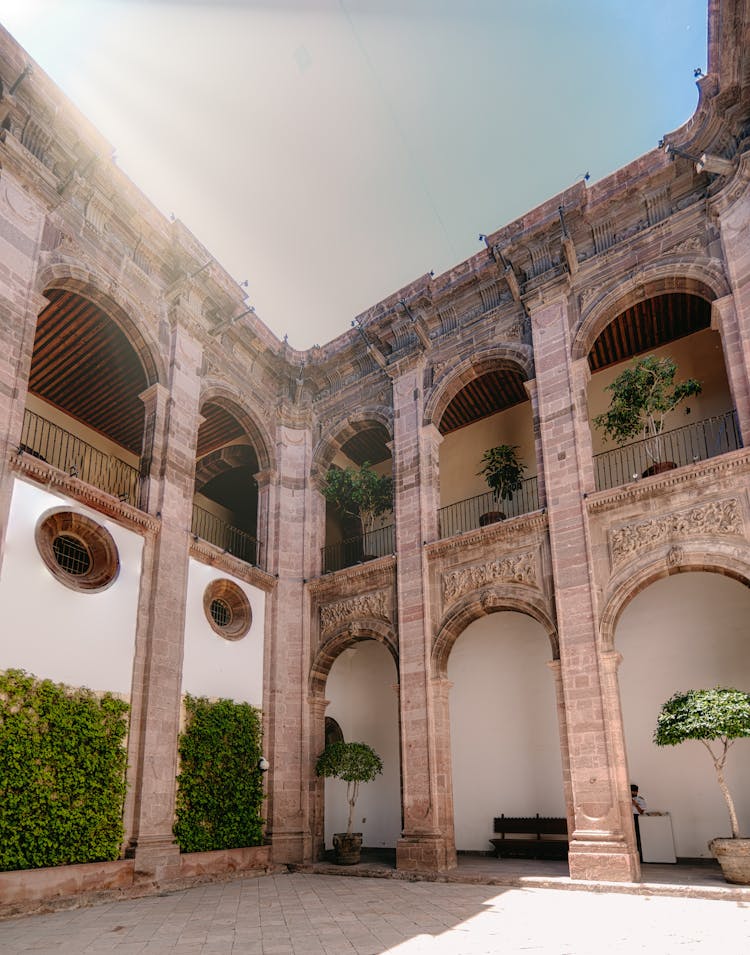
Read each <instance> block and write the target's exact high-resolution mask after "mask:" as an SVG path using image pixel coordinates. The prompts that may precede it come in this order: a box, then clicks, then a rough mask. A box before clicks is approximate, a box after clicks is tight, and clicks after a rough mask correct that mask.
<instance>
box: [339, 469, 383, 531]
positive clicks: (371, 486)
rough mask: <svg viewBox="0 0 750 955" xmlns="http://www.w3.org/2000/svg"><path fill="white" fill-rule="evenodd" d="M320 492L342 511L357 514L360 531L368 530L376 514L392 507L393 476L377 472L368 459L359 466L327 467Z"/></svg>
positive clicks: (373, 527) (351, 514)
mask: <svg viewBox="0 0 750 955" xmlns="http://www.w3.org/2000/svg"><path fill="white" fill-rule="evenodd" d="M323 495H324V496H325V499H326V500H327V501H328V502H329V503H330V504H333V506H334V507H336V508H338V510H339V511H340V512H341V513H342V514H345V515H348V516H349V517H357V518H359V520H360V522H361V524H362V533H363V534H369V533H370V532H371V531H373V530H374V529H375V520H376V518H378V517H380V515H381V514H385V513H386V512H388V511H390V510H392V508H393V478H391V477H390V476H389V475H387V474H377V473H376V472H375V471H374V470H373V469H372V467H371V466H370V464H369V462H367V461H365V462H364V463H363V464H362V465H361V467H358V468H354V467H346V468H338V467H330V468H329V469H328V473H327V474H326V477H325V483H324V484H323Z"/></svg>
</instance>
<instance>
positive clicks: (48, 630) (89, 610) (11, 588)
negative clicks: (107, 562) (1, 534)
mask: <svg viewBox="0 0 750 955" xmlns="http://www.w3.org/2000/svg"><path fill="white" fill-rule="evenodd" d="M61 506H64V507H69V508H70V510H72V511H76V512H77V513H80V514H84V515H86V516H87V517H90V518H91V519H92V520H94V521H96V522H97V523H98V524H100V525H102V526H103V527H105V528H106V529H107V530H108V531H109V533H110V534H111V535H112V537H113V539H114V541H115V544H116V545H117V550H118V553H119V558H120V573H119V575H118V577H117V579H116V580H115V581H114V583H113V584H112V585H111V586H110V587H108V588H107V589H106V590H103V591H101V592H99V593H80V592H78V591H75V590H71V589H70V588H68V587H66V586H65V585H64V584H62V583H60V582H59V581H58V580H56V579H55V578H54V577H53V576H52V574H51V573H50V571H49V570H48V569H47V567H46V566H45V564H44V562H43V561H42V558H41V557H40V556H39V552H38V550H37V548H36V544H35V542H34V530H35V528H36V525H37V523H38V522H39V520H40V518H41V517H42V515H44V514H45V513H46V512H48V511H49V510H50V509H53V508H54V509H59V508H60V507H61ZM5 548H6V549H5V557H4V560H3V565H2V569H0V607H2V626H1V627H0V666H2V668H3V669H8V668H11V667H19V668H21V669H23V670H26V671H28V672H29V673H33V674H34V675H35V676H38V677H43V678H47V679H51V680H55V681H57V682H62V683H67V684H69V685H71V686H87V687H89V688H90V689H92V690H109V691H111V692H116V693H123V694H126V695H129V694H130V687H131V682H132V671H133V652H134V647H135V627H136V611H137V605H138V590H139V586H140V574H141V559H142V551H143V539H142V538H141V537H140V535H138V534H136V533H134V532H132V531H130V530H126V529H124V528H122V527H120V526H118V525H117V524H116V523H114V522H113V521H111V520H108V519H107V518H106V517H104V516H103V515H102V514H99V513H97V512H96V511H92V510H90V509H88V508H85V507H81V506H80V505H78V504H76V503H74V502H72V501H69V500H68V499H66V498H64V497H62V496H58V495H55V494H51V493H50V492H49V491H47V490H45V489H43V488H40V487H37V486H36V485H33V484H29V483H27V482H25V481H21V480H15V481H14V484H13V495H12V499H11V506H10V515H9V519H8V529H7V534H6V542H5Z"/></svg>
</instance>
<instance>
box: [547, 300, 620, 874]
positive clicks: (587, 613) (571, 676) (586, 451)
mask: <svg viewBox="0 0 750 955" xmlns="http://www.w3.org/2000/svg"><path fill="white" fill-rule="evenodd" d="M565 296H566V290H565V289H560V290H559V292H558V297H557V298H556V299H552V300H550V301H540V302H537V303H535V305H534V310H533V314H532V327H533V335H534V357H535V365H536V382H537V393H538V401H539V420H540V433H541V440H542V448H543V452H544V477H545V484H546V489H547V514H548V522H549V535H550V553H551V558H552V572H553V577H554V581H555V593H556V609H557V621H558V633H559V640H560V677H561V680H562V695H563V699H564V703H565V713H566V716H567V739H568V750H569V753H568V756H569V760H568V762H569V769H570V788H569V798H571V799H572V807H571V806H569V807H568V813H569V814H572V817H573V820H574V826H573V828H572V831H571V832H570V854H569V860H568V861H569V866H570V874H571V876H572V877H573V878H576V879H607V880H610V881H618V882H623V881H632V880H633V879H635V878H636V877H637V875H638V871H637V866H635V865H634V864H633V859H632V854H631V852H630V849H629V846H628V845H627V842H626V839H625V836H624V835H623V832H624V822H623V816H622V806H621V802H620V798H619V793H618V791H617V787H616V785H615V783H614V779H615V776H616V773H615V772H614V771H613V762H614V760H615V758H616V754H614V753H612V751H611V750H610V746H609V743H610V739H609V736H608V733H607V727H606V713H605V709H604V703H603V699H602V684H601V677H600V672H599V657H598V652H597V629H598V623H597V615H596V604H595V596H594V592H593V581H594V573H593V566H592V561H591V559H590V553H589V542H588V517H587V514H586V509H585V505H584V497H583V495H584V492H585V491H586V490H587V489H588V487H590V484H591V480H592V478H591V475H592V466H591V442H590V432H589V429H588V420H587V412H586V411H585V409H584V407H582V405H584V402H583V397H584V396H582V393H581V380H582V377H583V376H582V373H581V370H580V368H577V369H574V368H572V366H571V361H570V354H571V351H570V336H569V327H570V326H569V317H568V311H567V300H566V297H565Z"/></svg>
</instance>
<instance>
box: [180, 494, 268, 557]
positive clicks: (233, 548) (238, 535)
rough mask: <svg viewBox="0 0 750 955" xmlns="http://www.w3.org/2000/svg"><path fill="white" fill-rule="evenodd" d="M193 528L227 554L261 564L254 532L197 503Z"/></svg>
mask: <svg viewBox="0 0 750 955" xmlns="http://www.w3.org/2000/svg"><path fill="white" fill-rule="evenodd" d="M191 529H192V532H193V534H194V535H195V536H196V537H200V538H201V539H202V540H204V541H208V543H209V544H214V545H215V546H216V547H220V548H221V549H222V550H223V551H226V553H227V554H231V555H232V556H233V557H237V558H239V559H240V560H243V561H244V562H245V563H246V564H255V565H256V566H258V565H259V552H260V548H259V547H258V541H257V539H256V538H255V537H253V536H252V534H248V533H247V531H243V530H240V528H239V527H233V526H232V525H231V524H228V523H227V522H226V521H222V520H221V518H219V517H217V516H216V515H215V514H212V513H211V512H210V511H207V510H205V508H203V507H199V506H198V505H197V504H193V520H192V527H191Z"/></svg>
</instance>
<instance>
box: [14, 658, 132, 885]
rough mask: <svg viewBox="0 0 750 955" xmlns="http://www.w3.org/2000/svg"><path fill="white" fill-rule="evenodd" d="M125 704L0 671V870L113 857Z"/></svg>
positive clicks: (118, 833) (119, 832)
mask: <svg viewBox="0 0 750 955" xmlns="http://www.w3.org/2000/svg"><path fill="white" fill-rule="evenodd" d="M128 709H129V707H128V704H127V703H124V702H122V701H121V700H118V699H116V698H115V697H113V696H111V695H110V694H105V695H104V696H102V697H98V696H96V695H94V694H93V693H92V692H91V691H90V690H87V689H71V688H69V687H66V686H63V685H61V684H58V683H53V682H52V681H51V680H38V679H37V678H35V677H33V676H31V675H30V674H27V673H24V671H23V670H8V671H6V672H5V673H0V870H5V871H7V870H11V869H33V868H40V867H46V866H57V865H70V864H73V863H80V862H100V861H104V860H110V859H117V858H118V857H119V855H120V849H121V845H122V840H123V822H122V814H123V803H124V799H125V790H126V781H125V769H126V764H127V754H126V752H125V748H124V745H123V741H124V739H125V736H126V734H127V728H128V727H127V716H126V714H127V712H128Z"/></svg>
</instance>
